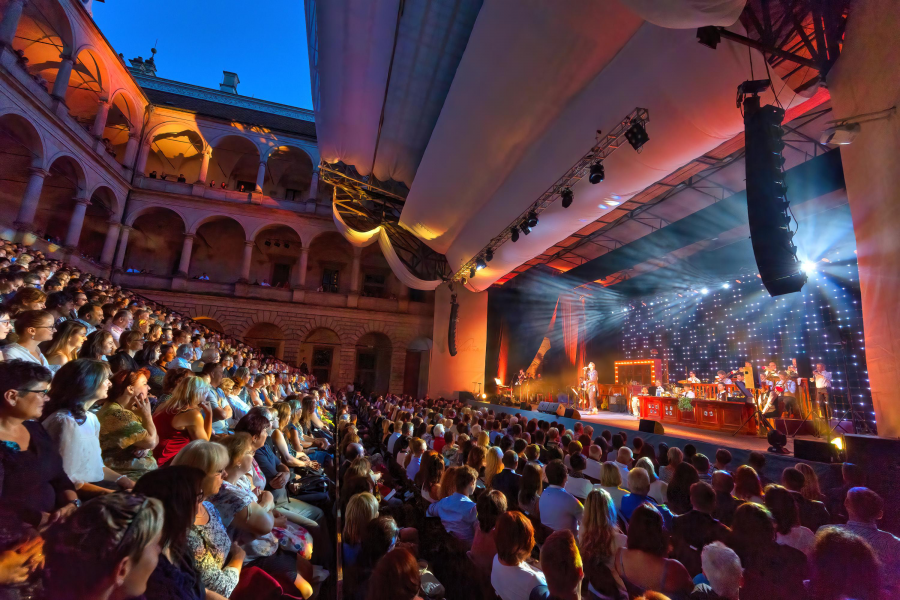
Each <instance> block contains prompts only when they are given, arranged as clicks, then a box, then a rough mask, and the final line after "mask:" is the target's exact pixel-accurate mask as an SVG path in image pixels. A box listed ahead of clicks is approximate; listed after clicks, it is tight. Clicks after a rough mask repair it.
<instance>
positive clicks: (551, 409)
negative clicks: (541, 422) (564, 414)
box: [538, 402, 559, 415]
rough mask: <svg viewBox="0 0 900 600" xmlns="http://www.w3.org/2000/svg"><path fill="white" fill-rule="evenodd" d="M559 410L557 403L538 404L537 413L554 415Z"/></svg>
mask: <svg viewBox="0 0 900 600" xmlns="http://www.w3.org/2000/svg"><path fill="white" fill-rule="evenodd" d="M557 410H559V402H541V403H540V404H538V412H542V413H547V414H551V415H555V414H556V411H557Z"/></svg>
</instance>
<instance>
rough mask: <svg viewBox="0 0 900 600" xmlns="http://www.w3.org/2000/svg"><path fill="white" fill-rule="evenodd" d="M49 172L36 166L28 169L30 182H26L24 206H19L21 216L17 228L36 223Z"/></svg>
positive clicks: (17, 221)
mask: <svg viewBox="0 0 900 600" xmlns="http://www.w3.org/2000/svg"><path fill="white" fill-rule="evenodd" d="M49 174H50V172H49V171H45V170H44V169H38V168H35V167H32V168H30V169H29V170H28V183H27V184H25V193H24V194H23V195H22V206H20V207H19V216H18V217H17V218H16V228H17V229H20V230H21V229H27V228H29V227H32V226H33V225H34V215H35V214H37V207H38V202H40V200H41V189H42V188H43V187H44V178H45V177H46V176H47V175H49Z"/></svg>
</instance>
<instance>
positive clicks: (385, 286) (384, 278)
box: [359, 244, 400, 298]
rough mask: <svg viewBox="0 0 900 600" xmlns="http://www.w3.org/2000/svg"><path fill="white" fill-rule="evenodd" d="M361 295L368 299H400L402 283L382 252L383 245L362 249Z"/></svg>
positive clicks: (373, 245) (360, 262)
mask: <svg viewBox="0 0 900 600" xmlns="http://www.w3.org/2000/svg"><path fill="white" fill-rule="evenodd" d="M359 278H360V281H359V293H360V295H361V296H365V297H368V298H398V297H399V296H400V282H399V281H398V280H397V277H396V276H395V275H394V272H393V270H391V266H390V265H389V264H388V262H387V259H386V258H385V257H384V254H383V253H382V252H381V245H379V244H369V245H368V246H366V247H365V248H363V249H362V253H361V255H360V261H359Z"/></svg>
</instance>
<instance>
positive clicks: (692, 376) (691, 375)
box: [687, 371, 700, 383]
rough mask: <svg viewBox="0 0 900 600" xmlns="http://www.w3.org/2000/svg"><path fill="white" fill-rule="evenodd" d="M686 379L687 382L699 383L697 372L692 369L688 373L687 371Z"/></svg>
mask: <svg viewBox="0 0 900 600" xmlns="http://www.w3.org/2000/svg"><path fill="white" fill-rule="evenodd" d="M687 380H688V383H700V378H699V377H697V373H695V372H694V371H691V372H690V373H688V378H687Z"/></svg>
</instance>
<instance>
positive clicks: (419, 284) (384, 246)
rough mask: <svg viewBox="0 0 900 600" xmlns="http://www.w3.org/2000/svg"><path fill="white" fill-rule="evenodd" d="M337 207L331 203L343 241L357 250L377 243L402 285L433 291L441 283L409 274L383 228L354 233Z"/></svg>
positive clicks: (336, 225) (335, 224) (335, 221)
mask: <svg viewBox="0 0 900 600" xmlns="http://www.w3.org/2000/svg"><path fill="white" fill-rule="evenodd" d="M337 207H338V205H337V203H332V205H331V213H332V215H333V216H334V226H335V227H336V228H337V230H338V231H339V232H340V233H341V235H342V236H344V239H346V240H347V241H348V242H350V245H351V246H356V247H357V248H365V247H366V246H370V245H372V244H374V243H375V242H378V245H379V246H380V247H381V253H382V254H383V255H384V259H385V260H386V261H387V263H388V265H389V266H390V267H391V271H392V272H393V273H394V275H395V276H396V277H397V279H399V280H400V282H401V283H402V284H403V285H405V286H406V287H409V288H412V289H415V290H434V289H436V288H437V286H439V285H441V283H443V282H442V281H441V280H440V279H433V280H431V281H426V280H424V279H419V278H418V277H416V276H415V275H413V274H412V273H410V271H409V269H407V268H406V265H404V264H403V261H402V260H400V257H399V256H397V251H396V250H394V246H393V244H391V238H390V237H389V236H388V233H387V231H385V229H384V227H382V226H381V225H379V226H378V227H376V228H375V229H370V230H369V231H356V230H355V229H351V227H350V226H349V225H347V223H346V222H345V221H344V219H342V218H341V214H340V213H339V212H338V208H337Z"/></svg>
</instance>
